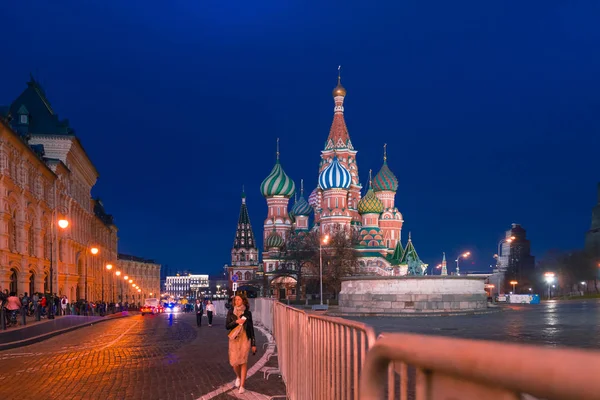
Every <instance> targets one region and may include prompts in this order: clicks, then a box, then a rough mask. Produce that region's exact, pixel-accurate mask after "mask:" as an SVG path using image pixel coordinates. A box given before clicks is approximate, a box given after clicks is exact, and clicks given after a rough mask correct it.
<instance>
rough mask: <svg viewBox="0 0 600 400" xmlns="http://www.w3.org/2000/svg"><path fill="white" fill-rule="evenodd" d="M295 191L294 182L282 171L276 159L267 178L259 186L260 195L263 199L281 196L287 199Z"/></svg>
mask: <svg viewBox="0 0 600 400" xmlns="http://www.w3.org/2000/svg"><path fill="white" fill-rule="evenodd" d="M295 190H296V185H295V184H294V181H293V180H291V179H290V177H289V176H287V175H286V173H285V172H284V171H283V168H281V164H280V163H279V159H278V160H277V162H276V163H275V166H274V167H273V169H272V170H271V173H270V174H269V176H267V177H266V178H265V180H264V181H263V182H262V183H261V185H260V191H261V193H262V195H263V196H264V197H273V196H283V197H287V198H288V199H289V198H290V197H292V195H293V194H294V191H295Z"/></svg>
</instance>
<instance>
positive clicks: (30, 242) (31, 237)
mask: <svg viewBox="0 0 600 400" xmlns="http://www.w3.org/2000/svg"><path fill="white" fill-rule="evenodd" d="M27 233H28V234H27V248H28V250H29V255H30V256H32V257H33V256H35V231H34V229H33V226H30V227H29V232H27Z"/></svg>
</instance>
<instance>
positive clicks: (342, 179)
mask: <svg viewBox="0 0 600 400" xmlns="http://www.w3.org/2000/svg"><path fill="white" fill-rule="evenodd" d="M351 183H352V175H350V171H348V169H347V168H346V167H344V166H343V165H342V164H340V162H339V160H338V158H337V156H333V160H331V162H330V163H329V165H328V166H327V168H325V169H324V170H323V172H321V174H320V175H319V186H320V187H321V189H323V190H327V189H348V188H349V187H350V184H351Z"/></svg>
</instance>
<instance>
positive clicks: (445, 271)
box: [442, 252, 448, 275]
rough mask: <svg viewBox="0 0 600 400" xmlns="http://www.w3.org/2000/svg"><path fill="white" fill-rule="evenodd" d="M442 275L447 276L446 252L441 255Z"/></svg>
mask: <svg viewBox="0 0 600 400" xmlns="http://www.w3.org/2000/svg"><path fill="white" fill-rule="evenodd" d="M442 275H448V266H447V265H446V252H443V253H442Z"/></svg>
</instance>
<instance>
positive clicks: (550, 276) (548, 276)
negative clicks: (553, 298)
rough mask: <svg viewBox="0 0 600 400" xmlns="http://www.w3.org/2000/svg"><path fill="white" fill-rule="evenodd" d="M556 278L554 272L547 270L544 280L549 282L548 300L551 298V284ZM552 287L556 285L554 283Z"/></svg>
mask: <svg viewBox="0 0 600 400" xmlns="http://www.w3.org/2000/svg"><path fill="white" fill-rule="evenodd" d="M554 278H555V275H554V272H546V273H545V274H544V280H545V281H546V283H547V284H548V300H550V285H552V282H554ZM552 287H554V285H552Z"/></svg>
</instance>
